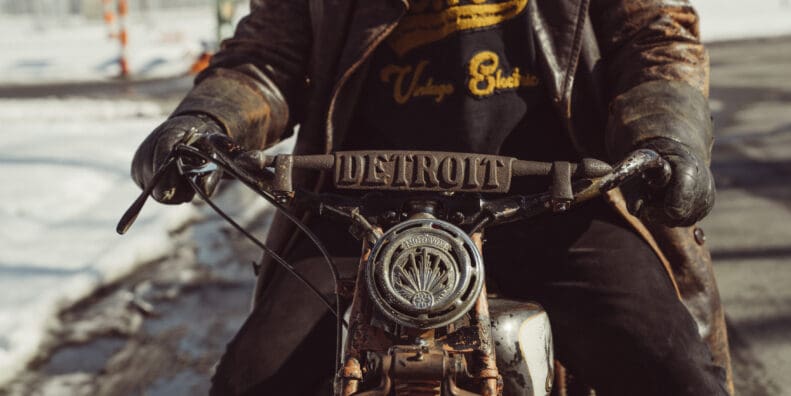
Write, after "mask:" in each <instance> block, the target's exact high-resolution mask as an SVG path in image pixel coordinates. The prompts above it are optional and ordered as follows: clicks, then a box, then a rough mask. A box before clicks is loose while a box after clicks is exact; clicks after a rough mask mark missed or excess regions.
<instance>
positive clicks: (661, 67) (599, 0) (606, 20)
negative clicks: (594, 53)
mask: <svg viewBox="0 0 791 396" xmlns="http://www.w3.org/2000/svg"><path fill="white" fill-rule="evenodd" d="M591 20H592V22H593V25H594V29H595V30H596V36H597V40H598V42H599V47H600V49H601V53H602V67H603V72H604V74H605V76H606V82H607V84H608V88H609V93H608V94H609V104H610V105H609V109H610V111H609V119H608V123H607V124H608V125H607V131H606V135H605V136H606V142H605V144H606V147H607V149H608V151H609V154H610V156H611V157H613V158H614V159H619V158H620V157H622V156H623V155H624V154H626V153H627V152H629V151H630V150H632V149H634V148H635V147H636V146H638V145H639V144H640V143H641V142H643V141H645V140H649V139H652V138H657V137H664V138H669V139H672V140H676V141H678V142H680V143H683V144H685V145H687V146H688V147H690V148H691V149H693V150H694V151H695V152H697V153H701V154H702V155H704V156H705V159H706V160H708V159H709V156H710V152H711V146H712V141H713V138H712V125H711V116H710V113H709V108H708V99H707V97H708V82H709V64H708V55H707V53H706V50H705V49H704V47H703V44H701V42H700V31H699V27H698V26H699V24H698V15H697V13H696V12H695V10H694V9H693V8H692V6H691V5H690V3H689V1H688V0H592V1H591Z"/></svg>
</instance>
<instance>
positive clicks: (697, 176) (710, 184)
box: [638, 137, 715, 227]
mask: <svg viewBox="0 0 791 396" xmlns="http://www.w3.org/2000/svg"><path fill="white" fill-rule="evenodd" d="M639 148H646V149H650V150H654V151H656V152H657V153H659V155H661V156H662V157H663V158H664V159H665V160H666V161H667V162H668V163H669V164H670V168H671V169H672V171H673V174H672V176H671V179H670V182H669V183H668V184H667V186H666V187H665V188H664V191H662V192H661V193H660V194H657V195H656V196H654V197H652V198H651V199H649V200H648V202H647V203H646V204H645V205H644V206H643V207H642V208H640V209H639V212H638V213H639V216H640V217H642V218H643V219H645V220H646V221H648V222H652V223H658V224H663V225H666V226H669V227H681V226H691V225H693V224H695V223H697V222H698V221H700V220H701V219H703V218H704V217H705V216H706V215H707V214H709V212H710V211H711V209H712V207H713V206H714V195H715V194H714V190H715V188H714V177H713V176H712V174H711V170H710V169H709V166H708V165H707V164H706V161H705V160H704V158H706V156H705V155H704V153H696V152H695V150H693V149H692V148H690V147H689V146H687V145H685V144H682V143H679V142H677V141H675V140H673V139H669V138H663V137H659V138H653V139H649V140H646V141H644V142H642V143H641V144H640V147H639Z"/></svg>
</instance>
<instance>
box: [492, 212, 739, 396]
mask: <svg viewBox="0 0 791 396" xmlns="http://www.w3.org/2000/svg"><path fill="white" fill-rule="evenodd" d="M488 240H489V243H488V244H487V245H486V246H485V247H484V251H485V252H486V253H487V256H486V259H487V263H488V267H487V271H491V272H492V273H493V274H494V276H493V277H494V279H495V281H496V284H497V286H498V287H499V288H500V289H501V291H502V292H503V293H504V294H506V295H511V296H515V297H521V298H527V299H535V300H537V301H539V302H540V303H541V304H542V305H543V306H544V308H545V309H546V310H547V312H548V314H549V317H550V322H551V323H552V330H553V333H554V339H555V348H556V354H557V356H558V358H559V359H560V360H561V361H562V362H563V363H564V364H565V365H566V366H567V367H568V368H569V369H570V370H571V371H572V372H574V373H575V374H576V375H577V376H578V377H580V378H581V379H582V380H584V381H585V382H587V383H590V384H591V385H593V386H594V387H595V388H596V390H597V394H601V395H679V396H681V395H726V394H727V392H726V388H725V372H724V370H723V369H722V368H721V367H718V366H716V365H714V364H713V363H712V359H711V354H710V353H709V351H708V349H707V347H706V346H705V344H704V343H703V341H702V340H701V338H700V337H699V335H698V331H697V328H696V325H695V323H694V321H693V319H692V317H691V316H690V315H689V313H688V311H687V310H686V308H685V307H684V306H683V304H682V303H681V301H680V300H679V299H678V297H677V295H676V292H675V289H674V287H673V285H672V283H671V281H670V279H669V277H668V274H667V273H666V272H665V269H664V268H663V266H662V264H661V262H660V261H659V260H658V258H657V257H656V255H655V254H654V252H653V251H652V250H651V249H650V247H649V246H648V245H647V244H646V243H645V242H644V241H643V240H642V239H641V238H640V237H639V236H638V235H637V234H635V233H634V232H633V231H632V230H631V228H630V227H629V226H628V225H627V224H626V223H625V222H624V221H623V220H622V219H621V218H620V217H619V216H618V215H616V214H615V213H613V212H612V210H611V209H609V208H608V207H606V206H605V205H604V204H603V203H602V202H594V203H591V204H589V205H586V206H585V207H582V208H579V209H578V210H577V211H574V212H570V213H567V214H563V215H558V216H547V217H545V218H543V219H542V220H540V221H539V222H534V223H532V224H521V225H519V224H515V225H513V226H508V227H507V228H503V229H501V230H497V229H492V230H491V232H490V233H489V235H488ZM490 253H491V254H490Z"/></svg>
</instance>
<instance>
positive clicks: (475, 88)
mask: <svg viewBox="0 0 791 396" xmlns="http://www.w3.org/2000/svg"><path fill="white" fill-rule="evenodd" d="M499 66H500V57H499V56H497V54H496V53H494V52H492V51H481V52H479V53H477V54H475V55H473V57H472V59H470V67H469V77H470V82H469V84H468V88H469V89H470V93H471V94H473V95H475V96H478V97H483V96H489V95H492V94H494V93H495V92H496V91H505V90H514V89H518V88H521V87H535V86H537V85H538V77H536V76H535V75H533V74H529V73H527V74H522V72H521V70H519V68H518V67H515V68H514V70H513V71H512V72H511V73H510V74H509V73H506V72H505V71H504V70H503V69H500V68H499Z"/></svg>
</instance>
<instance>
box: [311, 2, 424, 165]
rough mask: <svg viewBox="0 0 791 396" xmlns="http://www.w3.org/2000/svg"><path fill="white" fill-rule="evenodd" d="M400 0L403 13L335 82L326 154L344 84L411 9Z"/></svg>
mask: <svg viewBox="0 0 791 396" xmlns="http://www.w3.org/2000/svg"><path fill="white" fill-rule="evenodd" d="M400 1H401V3H403V4H404V7H405V8H404V11H403V12H402V13H401V16H399V17H398V19H396V20H395V21H394V22H392V23H390V24H389V25H387V27H386V28H385V29H384V30H382V32H381V33H379V35H378V36H376V38H374V41H373V42H371V45H369V46H368V48H366V49H365V51H364V52H363V55H362V56H361V57H360V59H358V60H357V61H356V62H354V63H353V64H352V65H351V66H350V67H349V68H348V69H346V71H345V72H344V73H343V75H342V76H341V79H340V80H338V83H337V84H335V87H334V88H333V90H332V99H331V100H330V108H329V111H328V113H327V133H326V135H327V136H326V140H325V145H324V153H325V154H328V153H330V152H331V151H332V145H333V136H334V135H335V131H334V126H333V125H332V116H333V114H334V113H335V106H336V105H337V102H338V95H339V94H340V92H341V90H342V89H343V86H344V85H346V82H347V81H348V80H349V78H350V77H351V76H352V75H353V74H354V72H356V71H357V69H358V68H359V67H360V65H362V64H363V63H364V62H365V61H366V60H368V58H369V57H370V56H371V54H372V53H373V51H374V49H376V47H378V46H379V44H381V43H382V41H384V39H385V38H387V36H389V35H390V33H391V32H392V31H393V29H395V27H396V26H397V25H398V22H400V21H401V18H403V16H404V14H405V13H406V10H408V9H409V3H408V1H407V0H400Z"/></svg>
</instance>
